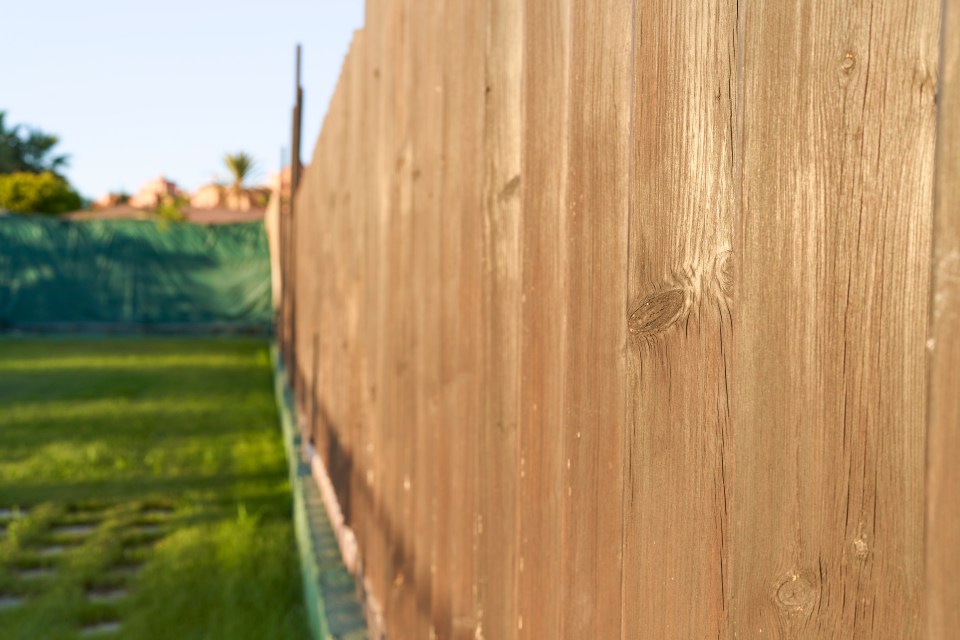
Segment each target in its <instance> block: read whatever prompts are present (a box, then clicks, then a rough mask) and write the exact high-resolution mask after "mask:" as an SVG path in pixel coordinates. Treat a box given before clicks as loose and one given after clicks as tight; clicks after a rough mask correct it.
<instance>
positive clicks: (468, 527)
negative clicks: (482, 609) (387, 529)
mask: <svg viewBox="0 0 960 640" xmlns="http://www.w3.org/2000/svg"><path fill="white" fill-rule="evenodd" d="M448 11H450V15H449V19H448V20H447V21H446V22H447V24H448V25H451V28H450V31H451V34H452V37H453V38H455V39H456V41H457V47H456V48H458V49H461V50H462V58H461V59H460V60H458V59H457V57H455V56H451V59H450V61H449V62H450V66H449V67H448V68H447V73H448V78H449V77H451V76H452V77H453V80H452V81H450V82H448V89H447V90H446V91H445V92H444V99H445V101H447V100H449V101H451V102H453V101H455V100H458V99H459V100H460V101H461V103H460V105H459V106H454V105H452V104H450V103H445V107H444V115H445V119H446V120H447V121H448V122H449V123H450V126H449V128H448V129H447V130H446V131H445V136H444V140H445V143H446V144H445V146H446V147H447V148H448V149H450V150H451V152H453V151H455V152H456V153H457V154H458V157H459V162H458V161H456V160H454V158H453V157H450V158H449V159H448V161H447V171H446V173H445V182H446V187H445V189H444V191H445V194H449V195H450V196H452V197H459V198H460V204H459V206H458V207H457V208H456V211H457V212H459V224H460V231H459V235H458V236H457V237H456V238H455V239H454V241H455V242H456V243H457V248H456V252H457V253H458V254H459V268H458V273H457V277H458V281H459V285H458V290H457V292H456V296H457V297H456V301H455V304H456V305H457V314H458V317H459V340H458V342H457V344H456V345H455V346H454V345H451V348H454V349H455V351H456V358H457V370H456V379H457V381H458V382H457V400H456V402H457V414H456V417H455V418H454V421H453V422H452V423H451V424H450V425H449V427H450V428H451V429H456V438H455V439H454V441H453V443H452V445H453V448H452V451H451V467H452V469H453V472H454V474H455V475H454V479H453V484H452V486H451V493H452V494H453V496H454V499H453V504H452V512H451V514H450V517H451V532H450V536H451V542H452V549H451V555H452V559H453V565H452V566H451V576H452V578H453V580H454V582H453V584H452V585H451V605H450V607H451V637H452V638H454V639H456V640H472V639H473V638H475V630H476V626H477V611H478V606H477V605H478V594H479V587H478V576H479V574H480V572H481V570H482V567H481V565H480V562H479V560H480V559H479V556H478V553H477V550H478V546H477V538H478V536H477V517H478V514H479V490H480V478H481V475H482V474H485V473H486V472H487V469H486V465H485V464H482V462H483V461H481V460H480V458H479V456H478V455H477V451H478V449H479V442H480V421H481V419H482V396H481V388H480V381H481V368H480V363H481V362H482V356H483V341H482V335H483V334H482V325H481V317H482V314H481V305H482V303H483V302H482V287H481V283H482V281H483V280H482V278H483V245H482V243H481V242H479V239H480V238H482V237H483V220H484V218H483V188H484V180H483V172H482V171H481V170H479V167H480V166H481V163H480V159H481V158H482V157H483V156H482V153H483V145H484V135H483V127H484V96H485V94H486V82H485V66H486V53H485V48H486V47H485V42H486V33H487V7H486V3H485V2H468V3H451V4H450V6H449V7H448ZM458 14H459V15H458ZM454 118H456V120H454ZM451 214H452V211H451V210H450V209H447V208H445V209H444V215H445V216H447V215H451ZM445 348H446V347H445Z"/></svg>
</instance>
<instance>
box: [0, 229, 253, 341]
mask: <svg viewBox="0 0 960 640" xmlns="http://www.w3.org/2000/svg"><path fill="white" fill-rule="evenodd" d="M271 320H272V311H271V303H270V258H269V254H268V248H267V238H266V234H265V233H264V228H263V224H262V223H259V222H255V223H244V224H229V225H216V226H200V225H192V224H171V223H163V222H150V221H140V220H91V221H83V222H79V221H78V222H70V221H65V220H57V219H52V218H47V217H43V216H19V215H2V214H0V327H4V328H8V329H10V328H24V329H31V328H37V329H42V328H44V327H50V328H61V329H63V328H69V327H70V326H71V325H73V326H77V327H84V326H85V327H93V328H96V327H97V326H103V327H104V328H110V327H118V328H122V327H133V328H138V327H139V328H145V329H151V328H152V329H159V330H163V329H166V328H179V329H182V330H190V329H199V330H204V329H235V330H264V329H267V328H268V327H269V325H270V323H271Z"/></svg>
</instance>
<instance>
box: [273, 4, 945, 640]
mask: <svg viewBox="0 0 960 640" xmlns="http://www.w3.org/2000/svg"><path fill="white" fill-rule="evenodd" d="M366 4H367V9H366V24H365V27H364V28H363V30H361V31H358V32H357V33H356V35H355V38H354V40H353V44H352V46H351V48H350V51H349V53H348V55H347V57H346V60H345V61H344V65H343V71H342V73H341V76H340V80H339V84H338V86H337V89H336V92H335V94H334V97H333V99H332V102H331V104H330V107H329V112H328V114H327V116H326V120H325V123H324V126H323V129H322V132H321V134H320V137H319V139H318V141H317V144H316V148H315V151H314V156H313V160H312V162H311V164H310V167H309V169H308V170H307V171H305V173H304V175H303V177H302V184H301V186H300V189H299V192H298V193H297V196H296V207H295V209H296V212H297V213H296V216H295V218H294V219H293V220H292V223H291V225H292V226H291V230H290V237H291V238H292V242H293V250H292V252H291V253H292V255H293V259H294V262H295V264H294V265H293V266H292V269H293V272H294V273H296V274H297V276H296V278H295V279H294V281H293V283H292V286H293V287H294V288H295V291H293V292H292V293H291V294H288V295H295V299H296V304H295V305H290V306H289V308H292V309H294V310H295V311H293V313H294V315H295V317H294V318H293V322H294V326H295V330H291V331H290V332H289V334H290V335H291V336H295V340H296V344H295V345H292V347H293V349H294V350H295V353H296V354H297V355H296V358H295V359H294V361H295V366H296V371H295V375H296V379H297V381H298V383H297V389H298V391H299V393H298V403H299V411H300V416H301V421H302V423H303V424H304V425H305V428H306V429H307V430H308V431H309V437H311V438H312V439H313V442H314V446H315V447H316V449H317V451H318V453H319V455H320V456H321V457H322V459H323V461H324V463H325V465H326V468H327V470H328V471H329V473H330V476H331V477H332V480H333V485H334V487H335V490H336V492H337V496H338V498H339V501H340V504H341V508H342V511H343V514H344V518H345V521H346V524H347V525H348V526H349V527H350V528H351V529H352V530H353V533H355V535H356V540H357V544H358V558H359V561H358V565H357V566H358V571H359V573H360V574H361V575H360V577H361V578H362V584H363V585H364V589H365V592H366V596H367V598H368V603H369V604H370V605H371V611H372V612H373V617H374V618H377V619H378V620H379V622H378V623H377V624H382V625H383V628H384V630H385V632H386V633H387V635H388V636H389V637H390V638H391V639H402V638H414V639H420V638H434V637H435V638H490V639H512V638H518V639H519V638H531V639H534V640H540V639H553V638H571V639H573V638H577V639H580V638H600V639H607V638H623V639H625V640H626V639H633V638H657V639H661V638H680V639H688V638H734V637H736V638H767V637H775V638H777V637H779V638H828V637H829V638H897V639H907V638H930V639H946V638H953V637H957V636H956V635H954V634H956V633H957V630H958V629H960V472H958V471H957V469H958V468H960V466H958V460H960V257H958V256H960V6H958V4H960V3H958V2H957V1H955V0H948V1H947V2H946V3H945V5H944V8H943V12H942V11H941V2H940V0H892V1H887V2H881V1H880V0H872V1H871V0H864V1H863V2H839V1H824V2H813V1H812V0H798V1H797V2H779V1H778V2H774V1H772V0H767V1H764V0H756V1H750V2H736V1H735V0H703V1H702V2H701V1H698V2H672V1H671V2H666V1H659V0H654V1H652V2H638V1H635V2H633V3H631V2H627V1H625V0H552V1H549V2H544V1H542V0H523V1H521V0H476V1H469V2H463V1H455V0H449V1H444V0H367V3H366ZM942 13H943V15H941V14H942ZM941 30H942V31H941ZM938 104H939V109H938ZM285 308H286V307H285ZM378 616H379V617H378Z"/></svg>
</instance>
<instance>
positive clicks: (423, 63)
mask: <svg viewBox="0 0 960 640" xmlns="http://www.w3.org/2000/svg"><path fill="white" fill-rule="evenodd" d="M411 8H412V13H411V26H412V34H411V41H412V46H413V54H412V56H413V58H412V59H413V76H412V83H413V84H412V89H413V93H412V94H411V98H412V104H411V108H412V111H411V113H412V114H413V116H412V117H413V119H414V121H413V122H412V123H411V128H410V133H411V153H412V160H413V174H412V175H413V185H412V187H411V189H412V191H411V198H412V207H413V211H412V215H413V220H412V225H413V228H412V233H411V238H410V246H411V250H412V261H413V267H412V274H411V275H412V280H411V285H412V296H413V297H412V300H411V302H412V312H413V324H414V329H413V331H414V342H415V354H416V357H415V360H414V361H413V363H412V365H413V367H412V370H413V376H414V384H415V388H414V395H413V398H412V400H413V402H414V412H415V415H414V424H413V425H412V426H413V428H414V440H415V442H414V446H415V456H414V464H413V467H412V469H411V484H412V488H411V490H412V493H413V508H414V528H413V529H412V532H411V546H412V548H413V553H414V573H413V585H412V586H413V588H414V589H415V593H416V602H417V615H416V626H415V628H414V630H413V632H412V633H411V637H413V638H429V637H434V636H436V630H435V628H434V627H433V612H432V602H433V593H432V591H433V587H434V584H433V577H434V573H435V571H436V568H437V565H436V553H437V547H438V543H439V544H444V543H446V541H447V540H446V536H444V538H442V539H441V538H439V537H438V536H437V531H436V530H437V529H438V523H437V521H436V514H437V500H438V492H441V489H445V487H446V486H448V483H443V484H438V482H437V474H438V472H440V471H441V467H443V465H444V463H445V461H446V459H445V456H444V460H443V461H441V456H442V454H440V453H439V452H437V450H436V445H437V437H438V434H439V432H440V429H441V428H442V426H443V425H442V424H441V423H440V367H441V356H440V349H441V345H440V337H441V333H440V332H441V314H440V313H439V311H440V309H441V290H440V286H441V281H440V275H441V253H440V249H441V233H440V231H441V216H442V212H441V210H440V202H441V196H440V192H441V189H442V188H443V166H442V158H441V154H442V150H443V139H442V135H443V110H442V107H443V90H442V88H443V66H442V65H443V58H442V55H441V52H440V50H439V47H438V45H439V42H440V38H439V36H440V27H441V24H442V20H443V6H442V4H441V3H440V2H438V1H437V0H430V1H427V0H423V1H420V2H416V3H413V6H412V7H411ZM444 494H445V495H446V493H445V492H444Z"/></svg>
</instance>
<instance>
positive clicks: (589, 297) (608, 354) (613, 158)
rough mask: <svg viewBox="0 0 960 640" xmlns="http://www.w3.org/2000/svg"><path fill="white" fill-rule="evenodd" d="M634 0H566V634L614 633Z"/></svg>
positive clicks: (563, 465)
mask: <svg viewBox="0 0 960 640" xmlns="http://www.w3.org/2000/svg"><path fill="white" fill-rule="evenodd" d="M631 18H632V6H631V4H630V3H626V2H618V1H616V0H610V1H607V0H602V1H600V2H595V1H587V0H571V3H570V43H571V44H570V62H569V80H568V96H569V98H568V100H569V106H568V122H569V128H568V142H567V144H568V145H569V156H568V158H569V161H568V162H567V174H566V181H567V197H566V201H565V211H564V212H563V213H562V215H563V216H564V218H565V220H564V222H563V225H564V234H563V240H562V241H563V243H564V245H565V247H564V263H565V264H563V265H562V266H561V268H562V269H564V272H565V277H564V282H563V284H564V288H565V292H566V297H565V300H564V304H563V305H562V307H561V309H563V313H564V316H565V327H564V336H563V380H564V387H563V398H562V407H563V415H562V417H561V419H562V425H563V431H562V439H563V461H562V463H561V474H562V476H561V482H560V486H559V487H555V489H556V488H560V489H561V496H562V500H563V535H564V537H563V545H562V556H561V562H562V576H561V584H562V590H561V597H562V602H563V605H564V606H563V607H562V608H561V614H562V618H561V620H562V635H563V636H564V637H572V638H587V637H595V638H614V637H617V636H619V634H620V614H621V608H620V591H621V588H620V582H621V555H620V554H619V553H617V552H613V553H611V551H612V550H616V549H619V547H620V546H621V544H622V535H623V531H622V524H623V523H622V506H621V501H622V492H623V437H624V417H625V412H624V409H625V402H626V388H625V387H626V363H625V356H626V353H625V352H626V346H627V323H626V318H625V315H626V289H627V282H626V278H627V219H628V218H627V209H628V178H629V172H628V165H629V147H628V141H629V135H630V78H631V71H632V70H631V61H632V57H633V54H632V51H631V34H632V25H631Z"/></svg>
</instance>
